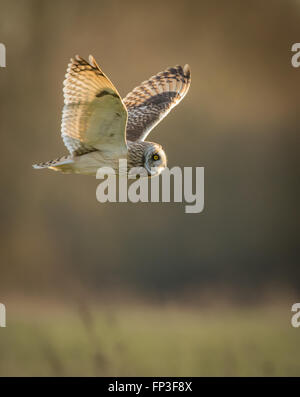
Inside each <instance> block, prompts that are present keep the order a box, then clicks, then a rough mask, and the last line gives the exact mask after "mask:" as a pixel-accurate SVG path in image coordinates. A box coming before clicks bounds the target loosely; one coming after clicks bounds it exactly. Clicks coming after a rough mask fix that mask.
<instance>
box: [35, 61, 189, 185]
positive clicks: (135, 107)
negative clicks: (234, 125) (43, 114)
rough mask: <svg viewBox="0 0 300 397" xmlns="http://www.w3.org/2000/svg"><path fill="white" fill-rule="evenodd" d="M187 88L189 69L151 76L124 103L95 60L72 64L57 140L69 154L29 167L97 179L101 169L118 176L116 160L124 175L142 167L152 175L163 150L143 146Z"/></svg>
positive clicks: (160, 165)
mask: <svg viewBox="0 0 300 397" xmlns="http://www.w3.org/2000/svg"><path fill="white" fill-rule="evenodd" d="M190 84H191V73H190V68H189V66H188V65H185V66H184V67H183V68H182V67H181V66H175V67H172V68H168V69H166V70H165V71H164V72H160V73H158V74H157V75H155V76H152V77H151V78H150V79H149V80H147V81H144V82H143V83H141V85H140V86H138V87H136V88H135V89H134V90H133V91H132V92H130V93H129V94H128V95H127V96H126V97H125V98H124V99H123V100H122V99H121V97H120V94H119V93H118V91H117V89H116V88H115V86H114V85H113V84H112V82H111V81H110V80H109V79H108V77H107V76H106V75H105V74H104V73H103V72H102V70H101V69H100V68H99V66H98V64H97V63H96V61H95V59H94V57H93V56H91V55H90V56H89V62H87V61H85V60H84V59H83V58H81V57H80V56H76V57H75V58H74V59H71V61H70V63H69V65H68V69H67V74H66V78H65V81H64V89H63V92H64V108H63V112H62V123H61V136H62V139H63V141H64V144H65V145H66V147H67V149H68V150H69V152H70V154H69V155H66V156H63V157H60V158H58V159H56V160H50V161H47V162H43V163H39V164H35V165H33V167H34V168H36V169H42V168H50V169H52V170H55V171H61V172H63V173H76V174H86V175H96V173H97V170H98V169H99V168H100V167H111V168H113V169H114V170H115V171H116V172H118V167H119V159H126V160H127V167H128V170H129V169H130V168H133V167H143V168H145V169H146V170H147V173H148V175H149V176H150V177H151V176H154V175H158V174H160V172H161V171H162V170H163V169H164V168H165V167H166V165H167V158H166V154H165V152H164V150H163V149H162V147H161V145H159V144H157V143H154V142H148V141H145V139H146V137H147V136H148V134H149V133H150V131H151V130H152V129H153V128H154V127H155V126H156V125H157V124H158V123H159V122H160V121H161V120H162V119H163V118H164V117H165V116H166V115H167V114H168V113H169V112H170V110H171V109H172V108H173V107H174V106H176V105H177V104H178V103H179V102H180V101H181V100H182V99H183V97H184V96H185V95H186V93H187V91H188V89H189V87H190Z"/></svg>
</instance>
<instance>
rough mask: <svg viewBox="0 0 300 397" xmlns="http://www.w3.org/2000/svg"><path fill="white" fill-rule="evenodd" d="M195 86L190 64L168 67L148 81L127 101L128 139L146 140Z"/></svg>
mask: <svg viewBox="0 0 300 397" xmlns="http://www.w3.org/2000/svg"><path fill="white" fill-rule="evenodd" d="M190 84H191V71H190V68H189V65H185V66H184V67H183V68H182V67H181V66H175V67H173V68H168V69H166V70H165V71H164V72H160V73H158V74H157V75H155V76H152V77H151V78H150V79H149V80H147V81H144V82H143V83H142V84H141V85H140V86H139V87H136V88H135V89H134V90H133V91H131V92H130V93H129V94H128V95H127V96H126V97H125V98H124V99H123V102H124V104H125V106H126V108H127V112H128V121H127V129H126V137H127V139H128V140H129V141H143V140H145V138H146V137H147V135H148V134H149V133H150V131H151V130H152V129H153V128H154V127H155V126H156V125H157V124H158V123H159V122H160V121H161V120H162V119H163V118H164V117H166V115H167V114H168V113H169V112H170V111H171V109H172V108H173V107H175V106H176V105H177V104H178V103H179V102H180V101H181V100H182V99H183V98H184V96H185V95H186V93H187V92H188V89H189V87H190Z"/></svg>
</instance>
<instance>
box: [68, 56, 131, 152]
mask: <svg viewBox="0 0 300 397" xmlns="http://www.w3.org/2000/svg"><path fill="white" fill-rule="evenodd" d="M64 102H65V106H64V108H63V116H62V125H61V135H62V139H63V141H64V143H65V145H66V146H67V148H68V150H69V152H70V153H71V154H75V155H80V154H84V153H87V152H89V151H94V150H101V151H104V152H106V153H107V154H114V155H116V156H118V155H123V154H126V153H127V145H126V137H125V129H126V122H127V110H126V108H125V106H124V104H123V102H122V99H121V98H120V95H119V93H118V91H117V90H116V88H115V87H114V85H113V84H112V82H111V81H110V80H109V79H108V78H107V77H106V76H105V74H104V73H103V72H102V71H101V69H100V68H99V66H98V65H97V63H96V61H95V59H94V58H93V57H92V56H91V55H90V57H89V62H87V61H85V60H84V59H83V58H81V57H79V56H76V57H75V59H71V62H70V63H69V65H68V69H67V74H66V79H65V81H64Z"/></svg>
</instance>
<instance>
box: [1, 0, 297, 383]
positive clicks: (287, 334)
mask: <svg viewBox="0 0 300 397" xmlns="http://www.w3.org/2000/svg"><path fill="white" fill-rule="evenodd" d="M0 10H1V12H0V42H2V43H4V44H5V45H6V50H7V67H6V68H3V69H2V68H1V70H0V131H1V141H2V151H1V157H0V162H1V187H2V195H1V206H0V211H1V230H0V232H1V239H0V250H1V264H0V302H1V303H4V304H5V305H6V310H7V328H1V329H0V375H9V376H12V375H21V376H28V375H30V376H31V375H46V376H52V375H61V376H64V375H71V376H73V375H74V376H75V375H92V376H94V375H95V376H102V375H110V376H120V375H124V376H126V375H132V376H134V375H145V376H147V375H156V376H158V375H160V376H168V375H174V376H183V375H185V376H192V375H194V376H201V375H209V376H220V375H221V376H223V375H224V376H226V375H245V376H249V375H259V376H260V375H267V376H272V375H290V376H299V375H300V363H299V360H297V356H298V357H299V353H300V339H299V338H300V331H299V329H294V328H292V326H291V323H290V319H291V305H292V304H293V303H295V302H297V301H298V302H299V300H300V284H299V277H300V268H299V164H298V158H299V143H300V142H299V129H300V119H299V116H298V115H299V100H300V99H299V89H298V87H299V85H300V69H295V68H293V67H292V66H291V56H292V55H293V53H292V52H291V47H292V44H293V43H296V42H300V1H298V0H268V1H261V0H260V1H258V0H253V1H241V0H227V1H217V0H201V1H192V0H188V1H185V2H183V1H176V0H172V1H170V0H165V1H163V2H162V1H158V0H152V1H149V2H141V1H133V0H127V1H121V0H110V1H108V0H97V1H92V0H84V1H83V0H72V1H71V0H62V1H52V2H47V1H40V0H26V1H25V0H23V1H16V0H14V1H12V0H10V1H8V0H0ZM77 53H78V54H80V55H81V56H83V57H87V56H88V55H89V54H90V53H91V54H93V55H94V56H95V58H96V60H97V61H98V63H99V65H100V66H101V67H102V69H103V71H104V72H105V73H106V74H107V75H108V76H109V77H110V78H111V80H112V81H113V82H114V84H115V85H116V87H117V89H118V91H119V92H120V94H121V95H123V96H125V95H126V94H127V92H129V91H130V90H131V89H132V88H134V87H135V86H136V85H138V84H139V83H140V82H141V81H143V80H145V79H147V78H148V77H150V76H152V75H153V74H155V73H157V72H159V71H161V70H164V69H165V68H166V67H168V66H173V65H176V64H181V65H183V64H185V63H189V64H190V66H191V70H192V85H191V89H190V91H189V93H188V95H187V96H186V97H185V99H184V101H183V102H182V103H181V104H180V106H178V107H177V108H175V109H174V110H173V111H172V113H171V114H170V115H169V116H168V117H167V118H166V119H165V120H164V121H163V122H162V123H161V124H159V126H157V127H156V128H155V130H154V131H153V132H152V133H151V135H150V140H153V141H156V142H159V143H160V144H162V146H163V147H164V149H165V151H166V153H167V155H168V166H169V167H173V166H182V167H184V166H192V167H205V209H204V211H203V212H202V213H200V214H185V212H184V205H183V204H180V203H147V204H146V203H140V204H132V203H120V204H112V203H107V204H100V203H99V202H97V200H96V188H97V186H98V184H99V181H97V180H96V178H93V177H87V176H81V175H60V174H58V173H55V172H52V171H48V170H45V171H40V172H37V171H34V170H33V169H32V167H31V164H33V163H35V162H37V161H43V160H50V159H52V158H56V157H58V156H60V155H63V154H65V153H66V149H65V147H64V145H63V143H62V140H61V139H60V122H61V109H62V106H63V95H62V82H63V80H64V75H65V71H66V66H67V64H68V62H69V59H70V57H71V56H74V55H75V54H77Z"/></svg>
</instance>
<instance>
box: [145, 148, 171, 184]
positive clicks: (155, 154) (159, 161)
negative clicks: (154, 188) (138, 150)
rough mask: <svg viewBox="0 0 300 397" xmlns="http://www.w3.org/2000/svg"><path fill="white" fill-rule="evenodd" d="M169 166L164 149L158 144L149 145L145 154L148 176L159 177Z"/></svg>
mask: <svg viewBox="0 0 300 397" xmlns="http://www.w3.org/2000/svg"><path fill="white" fill-rule="evenodd" d="M166 166H167V156H166V153H165V152H164V150H163V148H162V147H161V146H160V145H158V144H157V143H152V142H151V145H149V146H148V147H147V148H146V149H145V152H144V168H145V169H146V170H147V172H148V175H149V176H150V177H151V176H155V175H159V174H160V173H161V172H162V171H163V170H164V169H165V168H166Z"/></svg>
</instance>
